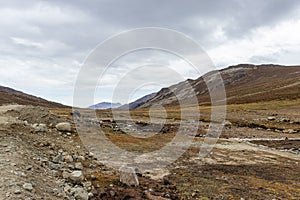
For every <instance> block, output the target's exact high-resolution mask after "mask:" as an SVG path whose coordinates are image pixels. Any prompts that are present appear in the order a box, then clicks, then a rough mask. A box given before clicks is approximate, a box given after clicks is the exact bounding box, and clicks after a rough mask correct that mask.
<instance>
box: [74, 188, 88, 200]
mask: <svg viewBox="0 0 300 200" xmlns="http://www.w3.org/2000/svg"><path fill="white" fill-rule="evenodd" d="M71 190H72V192H71V193H74V197H75V199H76V200H88V199H89V195H88V193H87V192H86V191H85V190H84V189H83V188H81V187H77V188H72V189H71Z"/></svg>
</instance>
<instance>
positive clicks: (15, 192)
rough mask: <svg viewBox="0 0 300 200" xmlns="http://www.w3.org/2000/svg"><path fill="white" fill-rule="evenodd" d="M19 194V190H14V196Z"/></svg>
mask: <svg viewBox="0 0 300 200" xmlns="http://www.w3.org/2000/svg"><path fill="white" fill-rule="evenodd" d="M21 193H22V191H21V190H15V191H14V194H21Z"/></svg>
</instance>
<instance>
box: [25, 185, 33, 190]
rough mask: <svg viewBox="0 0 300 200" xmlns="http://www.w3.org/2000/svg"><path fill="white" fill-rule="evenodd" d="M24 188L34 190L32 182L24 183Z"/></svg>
mask: <svg viewBox="0 0 300 200" xmlns="http://www.w3.org/2000/svg"><path fill="white" fill-rule="evenodd" d="M23 188H24V189H25V190H27V191H32V190H33V187H32V184H31V183H24V185H23Z"/></svg>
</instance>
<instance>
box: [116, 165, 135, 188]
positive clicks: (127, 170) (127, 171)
mask: <svg viewBox="0 0 300 200" xmlns="http://www.w3.org/2000/svg"><path fill="white" fill-rule="evenodd" d="M119 171H120V182H122V183H124V184H126V185H128V186H138V185H139V180H138V177H137V175H136V173H135V170H134V168H132V167H125V166H122V167H120V169H119Z"/></svg>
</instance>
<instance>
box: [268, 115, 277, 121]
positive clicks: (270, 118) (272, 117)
mask: <svg viewBox="0 0 300 200" xmlns="http://www.w3.org/2000/svg"><path fill="white" fill-rule="evenodd" d="M267 119H268V120H269V121H274V120H276V117H274V116H270V117H268V118H267Z"/></svg>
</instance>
